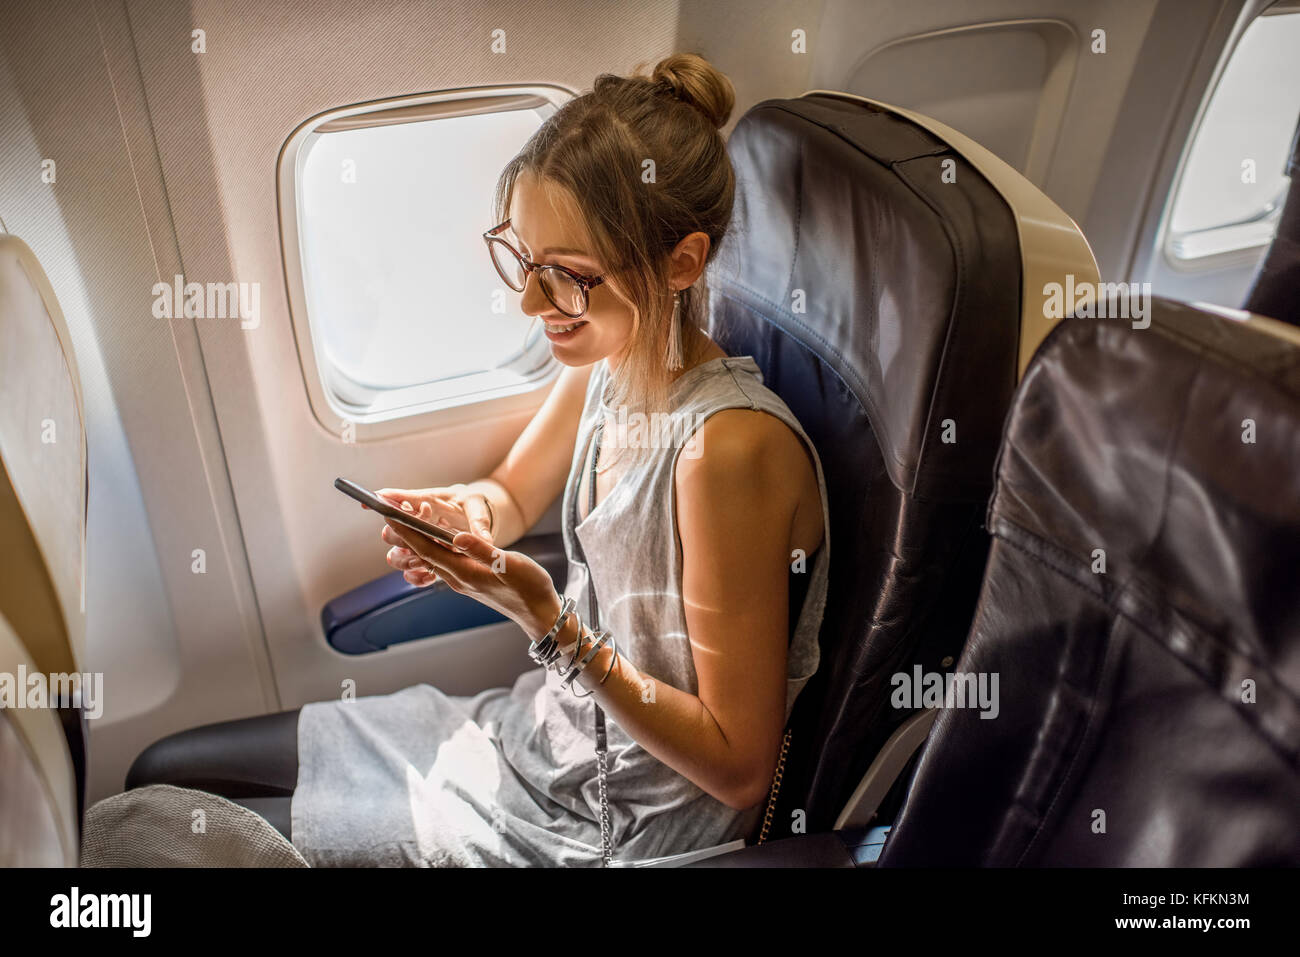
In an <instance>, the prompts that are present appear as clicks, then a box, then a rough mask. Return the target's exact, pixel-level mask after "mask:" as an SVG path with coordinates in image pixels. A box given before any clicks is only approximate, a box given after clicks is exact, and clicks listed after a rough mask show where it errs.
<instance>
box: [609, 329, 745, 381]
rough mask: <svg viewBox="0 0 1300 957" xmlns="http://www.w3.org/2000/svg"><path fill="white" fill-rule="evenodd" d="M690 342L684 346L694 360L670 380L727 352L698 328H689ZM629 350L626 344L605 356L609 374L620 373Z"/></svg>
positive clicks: (678, 370)
mask: <svg viewBox="0 0 1300 957" xmlns="http://www.w3.org/2000/svg"><path fill="white" fill-rule="evenodd" d="M688 333H689V337H690V343H689V345H687V346H686V347H685V348H684V351H685V352H686V354H687V355H688V356H689V357H690V358H691V360H692V361H690V362H689V364H686V365H683V366H682V368H680V369H677V370H675V371H674V372H672V373H671V378H670V380H669V381H670V382H674V381H676V380H677V377H678V376H680V375H682V374H683V373H685V372H686V371H687V370H688V369H693V368H694V367H695V366H697V365H699V364H700V363H702V362H708V361H709V360H710V359H718V358H721V357H723V356H725V355H726V354H727V353H726V352H725V351H724V350H723V349H722V348H721V347H720V346H719V345H718V344H717V343H716V342H714V341H713V340H712V339H710V338H709V337H708V336H707V335H706V334H705V333H703V332H701V331H700V330H698V329H690V330H688ZM626 352H627V346H624V347H623V349H622V350H620V351H619V352H618V353H616V354H615V355H610V356H606V357H605V364H606V366H608V368H609V375H610V377H611V378H612V377H613V376H615V375H616V374H617V373H618V367H619V365H620V364H621V363H622V361H623V356H624V354H625V353H626Z"/></svg>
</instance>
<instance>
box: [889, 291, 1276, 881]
mask: <svg viewBox="0 0 1300 957" xmlns="http://www.w3.org/2000/svg"><path fill="white" fill-rule="evenodd" d="M1152 313H1153V316H1152V323H1151V326H1150V328H1148V329H1134V328H1132V326H1131V324H1130V323H1128V322H1125V321H1123V320H1095V319H1069V320H1066V321H1065V322H1064V323H1062V324H1061V325H1060V326H1058V327H1057V328H1056V330H1055V331H1054V332H1053V333H1052V334H1051V335H1050V336H1049V337H1048V339H1047V341H1046V342H1045V343H1044V345H1043V346H1042V348H1041V349H1040V350H1039V352H1038V354H1037V356H1036V357H1035V359H1034V361H1033V363H1032V364H1031V366H1030V368H1029V371H1028V373H1027V375H1026V376H1025V379H1024V382H1023V384H1022V385H1021V388H1020V390H1019V392H1018V394H1017V397H1016V401H1015V405H1014V408H1013V409H1012V412H1011V416H1010V418H1009V420H1008V424H1007V431H1006V437H1005V440H1004V442H1003V445H1002V449H1001V451H1000V453H999V459H998V463H999V464H998V474H997V487H996V491H995V494H994V497H993V500H992V502H991V504H990V508H989V514H988V526H989V529H990V530H991V532H992V533H993V536H994V539H993V545H992V550H991V554H990V557H989V564H988V569H987V571H986V574H985V578H984V584H983V590H982V592H981V595H980V600H979V607H978V610H977V612H976V616H975V621H974V623H973V626H972V629H971V635H970V639H969V642H968V643H967V646H966V650H965V652H964V653H963V655H962V657H961V660H960V661H959V662H958V667H957V671H958V672H959V673H975V674H984V675H986V676H992V675H994V674H996V675H998V676H999V677H998V699H997V713H996V717H995V718H992V719H990V718H984V717H981V711H980V710H979V709H977V708H945V709H943V710H942V711H940V713H939V715H938V719H937V721H936V723H935V726H934V729H933V730H932V732H931V734H930V738H929V741H928V744H927V746H926V749H925V751H924V753H923V754H922V757H921V760H920V763H919V765H918V767H917V771H916V775H915V777H914V778H913V781H912V788H911V792H910V794H909V796H908V799H907V802H906V804H905V805H904V807H903V810H902V813H901V815H900V817H899V818H898V821H897V824H896V826H895V828H894V831H893V833H892V834H891V835H890V838H889V841H888V843H887V844H886V847H885V850H884V853H883V855H882V857H881V861H880V863H881V865H882V866H890V865H895V866H898V865H902V866H931V865H956V866H1009V865H1071V866H1244V865H1275V864H1288V865H1296V864H1300V843H1297V837H1296V836H1297V834H1300V591H1297V588H1296V580H1297V578H1296V576H1297V569H1300V334H1298V333H1296V332H1295V331H1294V330H1292V329H1290V328H1289V327H1286V326H1281V325H1280V324H1277V323H1272V322H1267V321H1263V322H1258V323H1255V322H1252V323H1242V322H1237V321H1233V320H1230V319H1227V318H1222V317H1219V316H1217V315H1213V314H1210V313H1207V312H1204V311H1201V310H1197V309H1195V308H1192V307H1190V306H1185V305H1180V304H1176V303H1172V302H1167V301H1163V300H1156V301H1155V302H1154V303H1153V308H1152ZM1259 327H1264V328H1266V329H1271V330H1272V332H1267V331H1260V328H1259ZM1103 553H1104V555H1103ZM1103 557H1104V565H1102V564H1101V559H1102V558H1103ZM985 713H988V712H987V711H986V712H985Z"/></svg>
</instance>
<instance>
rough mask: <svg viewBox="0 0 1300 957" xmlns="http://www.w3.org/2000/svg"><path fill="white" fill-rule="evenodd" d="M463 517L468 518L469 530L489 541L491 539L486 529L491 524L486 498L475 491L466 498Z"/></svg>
mask: <svg viewBox="0 0 1300 957" xmlns="http://www.w3.org/2000/svg"><path fill="white" fill-rule="evenodd" d="M465 517H466V518H467V519H469V530H470V531H471V532H474V533H475V534H477V535H480V536H482V537H483V538H485V539H487V540H488V541H489V542H490V541H492V533H491V532H490V531H489V530H488V529H489V527H490V525H491V513H490V512H489V511H488V504H487V499H485V498H484V497H483V496H482V495H481V494H479V493H477V492H476V493H474V494H473V495H470V496H469V497H468V498H466V499H465Z"/></svg>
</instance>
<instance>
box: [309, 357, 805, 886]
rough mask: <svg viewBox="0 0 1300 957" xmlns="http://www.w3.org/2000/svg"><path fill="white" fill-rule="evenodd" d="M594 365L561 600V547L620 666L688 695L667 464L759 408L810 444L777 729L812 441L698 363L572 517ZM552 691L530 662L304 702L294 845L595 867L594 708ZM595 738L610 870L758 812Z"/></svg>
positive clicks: (752, 387)
mask: <svg viewBox="0 0 1300 957" xmlns="http://www.w3.org/2000/svg"><path fill="white" fill-rule="evenodd" d="M607 372H608V369H607V367H606V365H605V363H604V362H603V361H602V362H601V363H600V364H599V366H597V368H595V369H593V370H592V374H591V376H590V379H589V382H588V387H587V397H586V404H585V406H584V408H583V412H582V419H581V424H580V427H579V431H578V441H577V443H576V447H575V449H574V454H573V463H572V466H571V468H570V472H569V479H568V483H567V484H566V486H565V490H564V500H563V506H564V518H563V533H564V541H565V549H566V552H567V554H568V556H569V577H568V582H567V584H566V586H565V590H564V593H565V595H566V596H568V597H571V598H573V599H574V600H575V601H576V602H577V607H578V609H579V614H580V615H584V616H585V615H586V613H587V608H588V604H587V574H586V569H584V567H583V566H582V565H581V564H579V563H578V562H577V561H576V560H575V558H576V556H577V555H578V552H577V550H576V549H575V548H574V545H575V542H576V543H580V544H581V546H582V549H583V551H584V552H585V554H586V556H587V559H588V561H589V562H590V567H591V574H592V577H593V580H594V581H595V585H596V596H597V602H598V606H599V607H598V610H599V614H600V622H599V623H600V625H601V626H602V627H605V628H608V629H609V630H610V631H611V632H612V633H613V634H614V635H615V636H616V638H617V639H618V649H619V652H620V653H621V654H622V655H624V656H625V657H626V658H627V660H628V661H630V662H631V663H632V664H634V665H635V666H636V667H638V668H639V669H641V670H642V671H644V672H646V673H647V674H649V675H650V676H652V677H654V678H655V679H656V680H658V681H660V682H666V683H667V684H669V685H671V686H673V687H675V688H678V689H680V690H683V691H687V692H690V693H692V694H694V693H696V692H697V691H698V682H697V679H696V674H695V665H694V660H693V658H692V656H691V647H690V642H689V640H688V638H687V630H686V613H685V609H684V608H683V606H682V600H681V583H682V563H681V545H680V542H679V540H678V538H677V530H676V515H675V514H674V503H675V499H676V496H675V495H674V474H675V468H676V464H677V459H678V458H679V456H680V455H682V454H685V453H686V452H687V451H688V450H691V449H692V448H693V447H692V445H691V444H690V442H689V439H690V437H691V436H692V435H693V434H694V432H695V430H696V429H698V428H699V426H700V424H702V423H703V422H704V421H706V420H707V419H708V417H709V416H711V415H713V414H714V413H715V412H719V411H721V410H723V409H734V408H743V409H761V410H763V411H765V412H769V413H771V414H772V415H775V416H776V417H777V418H779V419H781V421H783V422H785V423H786V424H787V425H788V426H789V427H790V428H791V429H792V430H793V431H794V432H795V433H796V434H797V435H798V436H799V437H800V438H801V439H802V440H803V441H804V442H805V443H806V444H807V447H808V449H809V450H810V451H811V453H812V458H813V461H814V464H815V465H816V469H817V485H818V488H819V490H820V492H821V497H822V521H823V524H824V525H825V529H824V534H825V537H824V539H823V541H822V544H821V546H820V547H819V548H818V549H817V551H816V552H815V553H814V555H813V556H811V558H810V559H809V560H807V561H805V562H804V563H803V567H802V569H801V570H800V571H799V572H798V573H797V574H794V575H792V576H791V577H792V584H799V583H800V582H803V581H806V589H803V590H806V596H805V597H804V598H803V600H802V602H799V601H798V598H797V597H796V598H795V599H793V604H792V609H793V610H792V613H791V618H792V620H793V628H792V629H791V637H790V646H789V655H788V667H787V684H786V686H787V693H786V716H787V718H788V717H789V714H790V710H791V708H792V707H793V706H794V701H795V696H796V695H798V694H799V692H800V690H801V689H802V688H803V687H804V685H805V684H806V683H807V681H808V679H809V678H810V677H811V676H812V674H813V672H814V671H816V670H817V663H818V646H817V635H818V631H819V630H820V626H821V621H822V612H823V609H824V607H825V603H826V582H827V568H828V563H829V560H830V523H829V519H828V512H827V494H826V482H825V478H824V477H823V474H822V467H821V461H820V459H818V457H817V453H816V450H815V449H814V448H813V445H812V442H811V441H810V440H809V439H808V436H807V435H806V434H805V433H804V431H803V429H802V428H801V427H800V425H799V423H798V421H797V420H796V419H795V417H794V415H793V413H791V411H790V410H789V408H787V407H786V405H785V403H784V402H782V401H781V399H780V398H779V397H777V395H776V394H775V393H773V392H772V391H771V390H769V389H767V388H766V387H765V386H764V385H763V378H762V374H761V373H760V372H759V369H758V366H757V364H756V363H755V362H754V360H753V359H752V358H750V357H749V356H741V357H720V358H717V359H713V360H710V361H708V362H704V363H701V364H700V365H698V366H695V367H693V368H691V369H688V370H687V371H686V372H684V373H683V374H682V375H680V376H679V377H678V378H677V379H676V380H675V381H674V382H673V384H672V392H671V404H672V410H671V413H670V414H671V415H673V416H675V419H674V420H673V423H674V424H672V425H671V426H670V427H669V428H666V429H663V430H662V431H663V434H664V436H666V437H667V438H669V439H671V440H672V444H666V445H665V444H662V443H661V444H660V445H658V446H653V445H652V452H651V454H650V455H649V457H648V460H646V461H643V462H642V463H640V464H637V465H635V466H633V467H631V468H629V469H627V470H626V471H625V472H623V474H622V475H621V476H620V477H619V479H618V482H617V483H616V484H615V486H614V487H613V488H612V489H611V490H610V491H609V493H608V494H607V495H606V496H605V498H603V499H602V500H601V501H600V502H598V503H597V505H596V508H595V510H594V511H593V512H592V513H591V514H590V515H587V516H586V517H585V518H583V519H582V520H581V521H579V522H575V520H574V515H575V514H576V513H575V512H574V504H575V501H576V499H577V491H578V486H579V479H580V478H581V477H582V475H583V474H584V472H585V468H584V467H585V466H586V464H587V452H588V447H589V443H590V440H591V437H592V431H593V428H594V426H595V424H596V422H597V421H598V417H599V416H600V415H601V409H600V406H601V396H602V394H603V390H604V388H605V385H606V382H607V378H606V377H607ZM660 424H661V425H662V424H663V423H662V421H661V423H660ZM656 434H658V433H656ZM629 438H630V436H629ZM609 439H610V436H606V442H608V441H609ZM602 444H604V443H602ZM694 448H698V446H696V447H694ZM691 454H698V453H697V452H691ZM601 460H602V461H603V462H608V461H609V460H608V458H606V457H605V456H604V455H602V457H601ZM799 591H801V589H796V590H795V592H794V593H795V595H796V596H797V595H798V593H799ZM523 653H524V646H523V645H522V644H521V647H520V654H521V655H523ZM559 682H560V677H559V675H557V674H556V673H555V672H554V671H548V670H544V669H542V668H537V667H531V668H529V669H528V670H526V671H524V672H523V673H522V674H521V675H520V676H519V678H518V679H517V680H516V681H515V683H514V685H513V686H512V687H509V688H504V687H502V688H488V689H485V690H483V691H481V692H479V693H478V694H475V695H461V696H457V695H448V694H445V693H444V692H442V691H441V690H440V689H438V688H437V687H435V686H434V685H431V684H427V683H421V684H416V685H412V686H411V687H409V688H404V689H402V690H401V691H398V692H394V693H393V694H388V695H374V696H366V697H360V698H357V699H355V700H353V701H332V702H331V701H317V702H311V703H309V704H307V705H304V706H303V708H302V710H301V712H300V713H299V718H298V759H299V760H298V782H297V788H296V790H295V791H294V795H293V801H292V805H291V813H292V821H293V824H292V828H293V843H294V845H295V846H296V847H297V848H298V849H299V851H300V852H301V853H302V854H303V856H304V857H305V858H306V859H307V860H308V861H309V862H310V863H311V864H312V866H314V867H319V866H331V865H343V866H394V865H395V866H401V865H416V866H435V867H436V866H447V865H452V866H455V865H459V866H489V867H491V866H548V865H550V866H579V867H598V866H600V863H601V860H600V796H599V787H598V783H597V775H596V753H595V710H594V709H595V698H594V696H592V697H587V698H578V697H575V696H574V695H573V693H572V692H570V691H568V690H564V689H561V688H560V686H559ZM606 735H607V743H608V748H609V776H608V796H609V807H610V827H611V835H612V839H613V843H614V857H615V859H616V860H617V861H620V862H622V861H633V860H642V859H646V858H652V857H661V856H664V855H668V854H677V853H682V852H685V851H690V850H698V849H701V848H706V847H713V846H715V845H718V844H723V843H726V842H728V841H732V840H735V839H736V838H740V837H745V836H747V835H748V834H750V833H751V832H752V831H753V829H754V828H755V826H756V825H757V824H758V821H759V820H760V819H761V817H762V813H763V807H762V806H761V805H759V806H755V807H753V808H750V809H748V810H746V811H737V810H735V809H733V808H730V807H727V805H725V804H723V803H722V802H720V801H718V800H717V799H715V798H713V797H712V796H711V795H709V794H708V793H707V792H706V791H704V790H702V789H701V788H699V787H697V786H696V785H695V784H693V783H692V782H691V781H690V780H689V779H687V778H685V777H683V776H682V775H681V774H678V773H677V772H676V771H674V770H673V769H672V768H670V767H668V765H666V764H664V763H663V762H661V761H660V760H659V759H658V758H656V757H654V756H653V755H652V754H650V753H649V752H648V751H646V750H645V749H644V748H643V747H641V746H640V745H639V744H637V743H636V741H634V740H633V739H632V738H631V736H630V735H628V734H627V733H626V732H625V731H624V730H623V729H622V728H620V727H619V726H618V723H617V722H616V721H615V720H614V719H613V718H612V717H611V716H609V715H608V714H606Z"/></svg>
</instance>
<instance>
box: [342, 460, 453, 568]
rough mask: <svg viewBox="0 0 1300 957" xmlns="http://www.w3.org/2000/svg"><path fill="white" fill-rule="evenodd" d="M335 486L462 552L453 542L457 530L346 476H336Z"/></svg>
mask: <svg viewBox="0 0 1300 957" xmlns="http://www.w3.org/2000/svg"><path fill="white" fill-rule="evenodd" d="M334 487H335V488H336V489H338V490H339V491H340V492H342V493H343V494H344V495H347V496H350V497H351V498H354V499H356V500H357V501H358V502H360V503H361V504H362V505H366V506H369V507H370V508H373V509H374V510H375V511H376V512H378V513H379V514H380V515H382V516H384V518H386V519H389V520H390V521H393V522H396V523H397V524H398V525H404V526H406V527H407V528H409V529H412V530H413V531H416V532H419V533H420V534H421V535H425V536H428V537H429V538H432V539H433V540H434V541H436V542H440V543H441V544H443V545H446V546H447V547H448V548H450V549H451V550H452V551H454V552H460V551H461V549H459V548H457V547H456V546H455V545H453V544H452V541H453V540H454V539H455V537H456V533H455V532H450V531H448V530H447V529H445V528H443V527H442V526H441V525H433V524H430V523H429V522H426V521H424V520H423V519H421V518H419V517H417V516H416V515H414V514H413V513H411V512H404V511H402V509H400V508H399V507H398V506H396V505H394V504H392V503H391V502H389V501H386V500H385V499H382V498H380V497H379V496H378V495H376V494H375V493H374V492H372V491H370V489H368V488H364V487H362V486H360V485H358V484H357V483H356V482H350V481H348V480H347V479H345V478H336V479H335V480H334Z"/></svg>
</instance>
